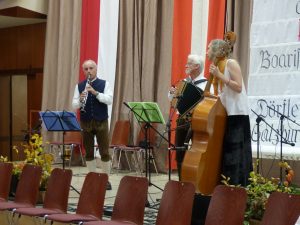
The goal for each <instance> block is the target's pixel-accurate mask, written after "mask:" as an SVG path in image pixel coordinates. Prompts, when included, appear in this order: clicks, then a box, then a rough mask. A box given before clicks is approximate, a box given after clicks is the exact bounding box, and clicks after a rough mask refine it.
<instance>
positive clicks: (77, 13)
mask: <svg viewBox="0 0 300 225" xmlns="http://www.w3.org/2000/svg"><path fill="white" fill-rule="evenodd" d="M80 21H81V0H73V1H49V6H48V20H47V29H46V47H45V60H44V79H43V97H42V110H51V111H62V110H67V111H71V110H72V107H71V103H72V97H73V93H74V87H75V85H76V83H77V82H78V75H79V48H80V29H81V25H80V24H81V22H80ZM43 136H44V140H58V139H59V140H61V138H62V134H59V132H55V134H54V133H53V132H44V134H43Z"/></svg>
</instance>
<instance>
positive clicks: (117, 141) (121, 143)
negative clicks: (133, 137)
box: [109, 120, 130, 169]
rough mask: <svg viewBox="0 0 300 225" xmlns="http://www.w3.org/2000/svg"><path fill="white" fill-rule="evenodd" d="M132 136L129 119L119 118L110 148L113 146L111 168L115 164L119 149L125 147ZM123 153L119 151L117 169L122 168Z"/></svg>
mask: <svg viewBox="0 0 300 225" xmlns="http://www.w3.org/2000/svg"><path fill="white" fill-rule="evenodd" d="M129 137H130V122H129V120H118V121H117V122H116V123H115V126H114V130H113V134H112V138H111V144H110V146H109V147H110V148H112V150H113V152H112V159H111V168H113V166H114V162H115V157H117V154H118V151H119V150H120V148H122V147H125V146H127V145H128V144H129ZM121 156H122V153H121V152H119V156H118V161H117V162H118V165H117V169H120V162H121Z"/></svg>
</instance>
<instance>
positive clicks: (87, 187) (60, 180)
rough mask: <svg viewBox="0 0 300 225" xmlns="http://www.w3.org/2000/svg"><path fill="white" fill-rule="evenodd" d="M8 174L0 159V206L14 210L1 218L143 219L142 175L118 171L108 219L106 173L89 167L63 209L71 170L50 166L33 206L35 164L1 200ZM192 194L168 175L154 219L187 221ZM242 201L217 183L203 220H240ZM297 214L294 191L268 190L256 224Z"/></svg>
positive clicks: (289, 220) (289, 221)
mask: <svg viewBox="0 0 300 225" xmlns="http://www.w3.org/2000/svg"><path fill="white" fill-rule="evenodd" d="M11 174H12V164H11V163H0V211H3V210H10V211H11V212H12V215H14V216H13V217H12V218H11V219H9V218H8V223H7V224H15V221H21V219H22V216H24V215H26V216H31V217H44V218H45V219H47V220H51V221H58V222H62V223H71V222H72V223H78V224H79V223H81V224H82V223H83V224H84V225H97V224H98V225H101V224H107V225H108V224H110V225H118V224H119V225H122V224H138V225H142V224H143V220H144V209H145V205H146V202H147V191H148V185H149V184H148V180H147V179H146V178H145V177H133V176H124V177H123V178H122V179H121V182H120V185H119V188H118V191H117V196H116V199H115V203H114V207H113V213H112V217H111V221H103V220H102V214H103V205H104V197H105V191H106V183H107V180H108V177H107V175H106V174H101V173H93V172H91V173H89V174H88V175H87V176H86V178H85V180H84V183H83V186H82V189H81V194H80V197H79V201H78V205H77V209H76V213H75V214H67V213H66V211H67V204H68V196H69V190H70V184H71V178H72V171H71V170H63V169H59V168H56V169H54V170H53V171H52V173H51V176H50V179H49V181H48V185H47V191H46V195H45V200H44V204H43V208H36V207H35V203H36V200H37V193H38V187H39V182H40V177H41V168H40V167H39V166H33V165H25V167H24V168H23V171H22V174H21V176H20V180H19V184H18V187H17V190H16V195H15V199H14V201H13V202H11V201H7V199H8V193H9V184H10V179H11ZM194 194H195V188H194V186H193V185H192V184H191V183H185V182H179V181H168V182H167V184H166V186H165V189H164V191H163V196H162V199H161V202H160V206H159V210H158V214H157V218H156V225H162V224H172V225H189V224H191V215H192V209H193V199H194ZM246 202H247V193H246V191H245V189H244V188H239V187H229V186H223V185H220V186H217V187H216V188H215V190H214V192H213V195H212V198H211V201H210V204H209V208H208V212H207V216H206V220H205V225H214V224H223V225H238V224H243V221H244V212H245V208H246ZM299 215H300V195H291V194H287V193H280V192H273V193H272V194H271V195H270V197H269V200H268V203H267V205H266V211H265V214H264V216H263V219H262V222H261V225H269V224H270V225H271V224H272V225H294V224H295V222H296V221H297V219H298V217H299ZM15 217H17V218H15ZM14 218H15V219H14ZM20 218H21V219H20ZM19 219H20V220H19ZM1 224H2V223H1ZM16 224H22V223H19V222H18V223H16ZM26 225H27V224H26Z"/></svg>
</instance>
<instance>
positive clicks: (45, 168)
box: [0, 134, 53, 195]
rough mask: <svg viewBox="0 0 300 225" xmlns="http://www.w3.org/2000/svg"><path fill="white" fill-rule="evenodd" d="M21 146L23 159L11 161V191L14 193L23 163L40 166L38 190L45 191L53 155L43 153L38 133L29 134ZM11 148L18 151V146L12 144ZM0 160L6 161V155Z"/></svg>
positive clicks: (41, 139)
mask: <svg viewBox="0 0 300 225" xmlns="http://www.w3.org/2000/svg"><path fill="white" fill-rule="evenodd" d="M21 147H22V149H23V151H24V153H25V160H24V161H16V162H13V179H12V185H11V192H12V193H15V191H16V185H17V182H18V179H19V176H20V174H21V172H22V169H23V167H24V165H25V164H27V163H29V164H32V165H38V166H41V167H42V178H41V184H40V191H41V192H43V191H45V190H46V184H47V180H48V178H49V176H50V173H51V170H52V167H51V165H52V162H53V156H52V155H51V154H48V153H45V151H44V147H43V138H42V136H41V135H40V134H33V135H32V136H30V138H29V140H28V142H27V143H25V144H22V145H21ZM13 149H14V150H15V151H16V152H17V153H18V152H19V147H17V146H14V147H13ZM0 161H7V157H3V156H1V157H0ZM12 195H13V194H12Z"/></svg>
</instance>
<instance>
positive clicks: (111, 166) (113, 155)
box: [110, 148, 116, 171]
mask: <svg viewBox="0 0 300 225" xmlns="http://www.w3.org/2000/svg"><path fill="white" fill-rule="evenodd" d="M115 154H116V152H115V148H113V150H112V156H111V162H110V168H112V169H113V168H114V160H115ZM111 171H112V170H111Z"/></svg>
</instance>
